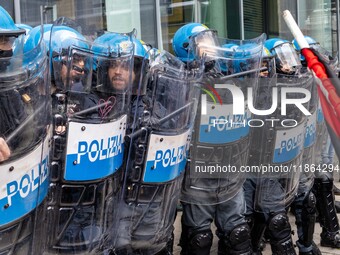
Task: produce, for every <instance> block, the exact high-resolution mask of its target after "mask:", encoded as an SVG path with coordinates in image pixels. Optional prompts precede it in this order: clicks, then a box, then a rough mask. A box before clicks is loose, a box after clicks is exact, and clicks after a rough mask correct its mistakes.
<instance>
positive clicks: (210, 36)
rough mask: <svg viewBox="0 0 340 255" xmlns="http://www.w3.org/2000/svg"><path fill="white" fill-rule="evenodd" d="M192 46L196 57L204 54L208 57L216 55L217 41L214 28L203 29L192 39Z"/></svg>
mask: <svg viewBox="0 0 340 255" xmlns="http://www.w3.org/2000/svg"><path fill="white" fill-rule="evenodd" d="M191 42H192V44H193V45H192V48H193V50H194V54H195V56H196V57H198V58H202V57H203V56H206V57H207V58H208V59H210V58H214V57H215V56H216V55H217V51H218V48H217V47H219V42H218V39H217V36H216V31H214V30H204V31H202V32H200V33H198V34H197V35H195V36H194V37H193V39H192V41H191Z"/></svg>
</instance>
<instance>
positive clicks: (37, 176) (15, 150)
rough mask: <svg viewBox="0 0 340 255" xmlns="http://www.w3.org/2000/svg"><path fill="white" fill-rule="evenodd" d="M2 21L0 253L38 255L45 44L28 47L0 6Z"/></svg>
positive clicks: (43, 190) (44, 155)
mask: <svg viewBox="0 0 340 255" xmlns="http://www.w3.org/2000/svg"><path fill="white" fill-rule="evenodd" d="M0 16H1V21H0V105H1V107H0V109H1V110H0V119H1V121H0V123H1V124H0V136H1V137H2V139H1V149H0V150H1V155H2V156H1V157H2V159H1V160H2V162H1V164H0V171H1V172H2V173H5V172H6V178H2V179H1V181H0V187H1V188H0V190H1V192H0V201H1V202H0V208H1V209H0V236H1V240H2V242H1V245H0V253H5V254H41V253H42V252H43V250H44V243H45V242H44V241H45V240H46V239H45V238H46V232H45V231H46V230H45V227H46V225H44V224H37V222H38V220H39V219H44V218H43V217H44V214H43V211H44V210H43V208H44V201H45V198H46V196H47V190H48V186H49V168H48V156H49V149H48V142H49V136H48V134H49V132H48V130H49V122H48V120H49V119H48V116H50V112H49V110H50V105H49V93H48V82H47V74H48V72H47V71H48V68H47V66H48V65H47V56H46V54H45V44H44V42H43V40H42V38H41V37H38V38H36V41H35V43H34V44H32V45H27V44H26V40H24V34H25V30H24V29H19V28H18V27H17V26H16V25H15V24H14V22H13V20H12V18H11V17H10V15H9V14H8V13H7V12H6V11H5V10H4V9H3V8H2V7H0ZM32 63H34V64H32ZM8 149H10V154H9V150H8ZM20 183H21V184H20ZM22 183H26V184H25V192H22V187H20V185H21V186H22ZM19 188H20V190H19ZM19 236H20V237H22V238H18V237H19Z"/></svg>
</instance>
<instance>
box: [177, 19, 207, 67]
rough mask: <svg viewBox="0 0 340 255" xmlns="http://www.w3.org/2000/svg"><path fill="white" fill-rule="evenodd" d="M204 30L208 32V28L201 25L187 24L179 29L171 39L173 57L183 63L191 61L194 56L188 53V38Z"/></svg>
mask: <svg viewBox="0 0 340 255" xmlns="http://www.w3.org/2000/svg"><path fill="white" fill-rule="evenodd" d="M205 30H209V28H208V27H207V26H205V25H203V24H201V23H189V24H186V25H184V26H182V27H180V28H179V29H178V30H177V31H176V33H175V35H174V37H173V39H172V48H173V50H174V53H175V55H176V56H177V57H178V58H179V59H180V60H182V61H184V62H187V61H192V60H193V59H194V55H193V53H192V52H189V42H190V38H191V37H192V36H193V35H196V34H198V33H200V32H202V31H205Z"/></svg>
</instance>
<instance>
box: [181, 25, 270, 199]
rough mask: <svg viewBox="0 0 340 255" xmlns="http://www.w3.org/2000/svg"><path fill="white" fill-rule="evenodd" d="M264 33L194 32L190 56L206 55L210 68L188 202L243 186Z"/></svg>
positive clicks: (186, 189) (187, 182)
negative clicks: (250, 103) (232, 36)
mask: <svg viewBox="0 0 340 255" xmlns="http://www.w3.org/2000/svg"><path fill="white" fill-rule="evenodd" d="M264 39H265V36H264V35H262V36H260V37H258V38H254V39H250V40H229V39H225V38H217V37H216V35H215V33H214V32H213V31H210V30H207V31H202V32H200V33H199V34H197V35H196V36H194V37H192V38H191V42H190V45H189V47H190V52H189V56H190V55H192V56H194V57H195V59H204V60H205V72H204V81H203V83H204V85H203V88H202V90H201V97H200V103H199V106H198V111H197V117H196V121H195V129H194V130H195V132H194V133H193V137H192V147H191V149H190V164H189V169H188V171H187V172H186V176H185V179H184V184H183V189H182V194H181V200H182V201H183V202H185V203H189V204H198V205H209V204H211V205H212V204H218V203H222V202H225V201H228V200H229V199H231V198H233V197H234V196H235V195H236V194H237V193H238V192H239V191H240V190H241V189H242V184H243V182H244V173H243V172H242V167H244V166H246V164H247V157H248V152H249V134H250V127H249V125H248V121H249V120H250V119H251V113H250V111H249V108H248V107H247V103H246V102H247V100H249V98H251V96H249V95H248V92H249V91H250V90H252V92H249V93H256V90H257V80H258V75H259V68H260V63H261V56H262V48H263V41H264ZM193 63H194V62H193Z"/></svg>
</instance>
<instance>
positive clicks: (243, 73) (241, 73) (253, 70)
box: [220, 66, 268, 80]
mask: <svg viewBox="0 0 340 255" xmlns="http://www.w3.org/2000/svg"><path fill="white" fill-rule="evenodd" d="M267 70H268V68H267V67H265V66H263V67H261V68H257V69H252V70H248V71H242V72H239V73H233V74H229V75H226V76H224V77H221V78H220V79H221V80H226V79H229V78H234V77H238V76H241V75H246V74H251V73H256V72H263V71H267Z"/></svg>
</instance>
